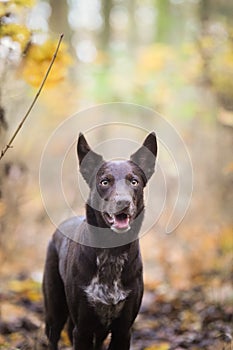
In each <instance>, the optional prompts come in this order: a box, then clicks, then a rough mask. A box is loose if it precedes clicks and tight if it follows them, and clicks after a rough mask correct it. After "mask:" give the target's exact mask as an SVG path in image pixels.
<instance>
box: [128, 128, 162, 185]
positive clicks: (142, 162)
mask: <svg viewBox="0 0 233 350" xmlns="http://www.w3.org/2000/svg"><path fill="white" fill-rule="evenodd" d="M156 156H157V140H156V135H155V133H154V132H152V133H150V134H149V135H148V136H147V138H146V139H145V141H144V142H143V145H142V147H140V148H139V149H138V150H137V151H136V152H135V153H134V154H132V155H131V157H130V160H131V161H132V162H134V163H135V164H137V165H138V166H139V168H141V169H142V171H143V172H144V174H145V176H146V182H147V181H148V180H149V179H150V177H151V175H152V174H153V173H154V170H155V160H156Z"/></svg>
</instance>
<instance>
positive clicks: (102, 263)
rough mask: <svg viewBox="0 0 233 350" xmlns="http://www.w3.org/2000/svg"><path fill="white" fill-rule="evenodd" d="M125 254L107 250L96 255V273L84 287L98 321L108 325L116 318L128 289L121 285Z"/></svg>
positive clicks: (125, 259)
mask: <svg viewBox="0 0 233 350" xmlns="http://www.w3.org/2000/svg"><path fill="white" fill-rule="evenodd" d="M126 261H127V254H126V253H125V254H121V255H119V256H112V255H111V254H109V253H108V252H107V251H104V252H102V253H100V254H99V255H98V256H97V261H96V264H97V273H96V275H95V276H94V277H93V278H92V280H91V282H90V284H89V285H88V286H87V287H85V289H84V291H85V293H86V296H87V299H88V302H89V303H90V304H91V305H92V307H94V309H95V312H96V314H97V315H98V317H99V319H100V322H101V323H102V324H103V325H105V326H109V325H110V324H111V322H112V320H113V319H115V318H117V317H118V316H119V314H120V312H121V310H122V308H123V306H124V303H125V300H126V298H127V296H128V295H129V293H130V291H129V290H126V289H124V288H123V286H122V279H121V277H122V271H123V268H124V264H125V263H126Z"/></svg>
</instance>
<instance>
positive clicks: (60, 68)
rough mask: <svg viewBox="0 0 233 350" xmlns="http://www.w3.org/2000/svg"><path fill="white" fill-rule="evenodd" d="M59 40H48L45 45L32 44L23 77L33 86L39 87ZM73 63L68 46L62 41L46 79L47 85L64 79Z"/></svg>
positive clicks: (23, 68)
mask: <svg viewBox="0 0 233 350" xmlns="http://www.w3.org/2000/svg"><path fill="white" fill-rule="evenodd" d="M56 46H57V42H56V41H53V40H47V41H46V42H45V43H44V44H43V45H35V44H34V45H31V47H30V48H29V50H28V53H27V56H26V58H25V59H24V62H23V65H22V75H23V78H24V79H25V80H26V81H27V82H28V83H29V84H30V85H32V86H35V87H38V86H39V85H40V84H41V81H42V79H43V77H44V75H45V73H46V71H47V69H48V66H49V64H50V62H51V60H52V58H53V55H54V52H55V50H56ZM71 63H72V59H71V56H70V54H69V53H68V50H67V46H66V45H65V44H64V43H62V44H61V46H60V49H59V52H58V54H57V57H56V60H55V62H54V65H53V67H52V70H51V72H50V74H49V76H48V79H47V81H46V86H47V87H48V86H54V85H55V84H57V83H58V82H60V81H62V80H63V79H64V78H65V77H66V75H67V71H68V66H69V65H70V64H71Z"/></svg>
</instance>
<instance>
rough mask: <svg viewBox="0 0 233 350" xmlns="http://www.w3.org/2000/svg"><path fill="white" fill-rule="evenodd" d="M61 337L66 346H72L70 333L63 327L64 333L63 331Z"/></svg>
mask: <svg viewBox="0 0 233 350" xmlns="http://www.w3.org/2000/svg"><path fill="white" fill-rule="evenodd" d="M61 339H62V343H63V344H64V345H65V346H67V347H68V346H70V338H69V336H68V333H67V331H66V330H64V329H63V331H62V333H61Z"/></svg>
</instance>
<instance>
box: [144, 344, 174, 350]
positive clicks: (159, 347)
mask: <svg viewBox="0 0 233 350" xmlns="http://www.w3.org/2000/svg"><path fill="white" fill-rule="evenodd" d="M169 349H170V344H169V343H164V342H163V343H158V344H154V345H151V346H149V347H146V348H145V349H144V350H169Z"/></svg>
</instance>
